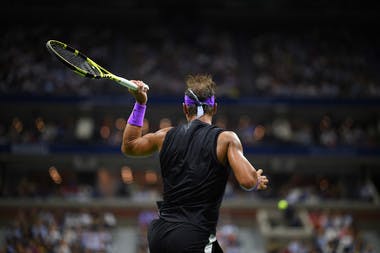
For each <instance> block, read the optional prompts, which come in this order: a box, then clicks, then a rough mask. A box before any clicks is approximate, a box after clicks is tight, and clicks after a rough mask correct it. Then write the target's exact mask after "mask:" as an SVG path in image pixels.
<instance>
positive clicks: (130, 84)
mask: <svg viewBox="0 0 380 253" xmlns="http://www.w3.org/2000/svg"><path fill="white" fill-rule="evenodd" d="M117 82H118V83H119V84H121V85H123V86H125V87H127V88H129V89H132V90H137V85H136V84H135V83H133V82H132V81H129V80H127V79H125V78H122V77H119V78H118V80H117ZM145 88H146V89H147V90H149V86H148V85H146V84H145Z"/></svg>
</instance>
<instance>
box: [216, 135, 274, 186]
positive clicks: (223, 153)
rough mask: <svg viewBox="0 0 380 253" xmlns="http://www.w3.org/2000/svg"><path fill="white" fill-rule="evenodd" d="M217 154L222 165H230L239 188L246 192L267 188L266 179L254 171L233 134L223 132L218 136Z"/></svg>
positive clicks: (260, 171)
mask: <svg viewBox="0 0 380 253" xmlns="http://www.w3.org/2000/svg"><path fill="white" fill-rule="evenodd" d="M217 154H218V158H219V160H220V161H221V162H222V163H224V164H229V165H230V167H231V168H232V171H233V172H234V175H235V178H236V180H237V181H238V183H239V184H240V186H241V187H243V188H244V189H246V190H252V189H258V190H264V189H266V188H267V184H268V179H267V177H266V176H263V175H262V173H263V170H261V169H259V170H257V171H256V169H255V168H254V167H253V166H252V164H251V163H250V162H249V161H248V160H247V158H246V157H245V156H244V154H243V147H242V145H241V142H240V140H239V137H238V136H237V135H236V134H235V133H234V132H231V131H225V132H222V133H221V134H220V135H219V137H218V147H217Z"/></svg>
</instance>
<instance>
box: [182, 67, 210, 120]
mask: <svg viewBox="0 0 380 253" xmlns="http://www.w3.org/2000/svg"><path fill="white" fill-rule="evenodd" d="M186 85H187V90H186V91H185V101H184V104H183V109H184V112H185V114H186V116H188V117H192V116H195V115H196V116H197V117H198V118H199V117H201V116H202V115H203V114H208V115H210V116H212V115H213V114H214V113H215V112H216V103H215V83H214V81H213V80H212V77H211V76H210V75H201V74H197V75H189V76H187V78H186Z"/></svg>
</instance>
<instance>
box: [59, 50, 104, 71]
mask: <svg viewBox="0 0 380 253" xmlns="http://www.w3.org/2000/svg"><path fill="white" fill-rule="evenodd" d="M52 47H53V49H54V50H55V51H56V53H57V54H59V55H60V56H61V57H62V58H64V59H65V60H66V61H67V62H69V63H70V64H72V65H74V66H75V67H77V68H80V69H82V70H84V71H86V72H87V73H89V74H92V75H96V76H99V75H100V74H101V73H100V72H99V70H98V69H97V68H95V67H93V66H91V65H90V64H89V62H87V61H86V59H84V58H82V57H80V56H79V55H76V54H74V52H72V51H70V50H67V49H65V48H63V47H61V46H60V45H52Z"/></svg>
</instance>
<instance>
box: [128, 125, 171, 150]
mask: <svg viewBox="0 0 380 253" xmlns="http://www.w3.org/2000/svg"><path fill="white" fill-rule="evenodd" d="M169 130H170V128H168V129H162V130H159V131H157V132H155V133H148V134H146V135H143V136H141V137H139V138H137V139H135V140H133V141H132V143H130V144H131V147H132V148H131V151H130V152H129V153H128V155H132V156H145V155H150V154H152V153H154V152H156V151H158V150H159V149H160V148H161V145H162V142H163V140H164V138H165V136H166V133H167V131H169Z"/></svg>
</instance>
